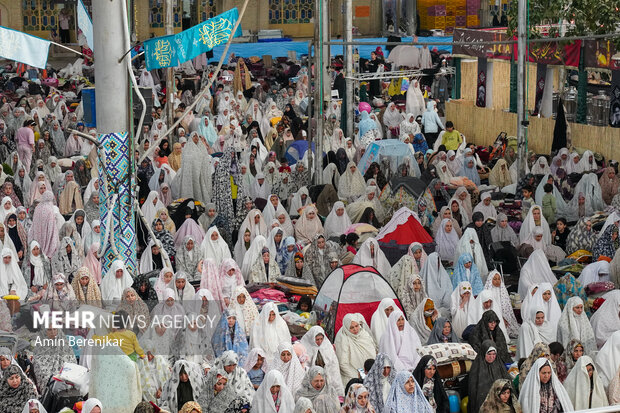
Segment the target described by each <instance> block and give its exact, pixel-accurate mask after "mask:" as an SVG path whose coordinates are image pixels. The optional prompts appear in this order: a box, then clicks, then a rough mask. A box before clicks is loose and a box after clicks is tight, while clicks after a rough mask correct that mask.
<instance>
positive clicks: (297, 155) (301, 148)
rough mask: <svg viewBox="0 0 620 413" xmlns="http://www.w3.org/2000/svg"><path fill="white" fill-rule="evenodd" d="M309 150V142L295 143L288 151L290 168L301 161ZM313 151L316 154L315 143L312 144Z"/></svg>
mask: <svg viewBox="0 0 620 413" xmlns="http://www.w3.org/2000/svg"><path fill="white" fill-rule="evenodd" d="M307 150H308V141H295V142H293V143H291V144H290V145H289V147H288V148H287V149H286V154H285V156H286V159H287V160H288V164H289V165H290V166H293V165H295V164H296V163H297V162H298V161H300V160H301V159H302V158H303V157H304V155H305V154H306V151H307ZM312 151H313V152H314V142H312Z"/></svg>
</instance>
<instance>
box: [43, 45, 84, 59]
mask: <svg viewBox="0 0 620 413" xmlns="http://www.w3.org/2000/svg"><path fill="white" fill-rule="evenodd" d="M50 43H51V44H53V45H54V46H58V47H61V48H63V49H65V50H68V51H70V52H73V53H75V54H77V55H80V56H84V53H82V52H78V51H77V50H73V49H72V48H70V47H67V46H65V45H62V44H60V43H56V42H52V41H50Z"/></svg>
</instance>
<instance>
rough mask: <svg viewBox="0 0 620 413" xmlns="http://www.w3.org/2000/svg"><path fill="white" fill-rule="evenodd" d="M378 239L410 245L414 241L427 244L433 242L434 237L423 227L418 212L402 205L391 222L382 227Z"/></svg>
mask: <svg viewBox="0 0 620 413" xmlns="http://www.w3.org/2000/svg"><path fill="white" fill-rule="evenodd" d="M377 241H379V242H383V243H385V244H388V243H390V242H391V241H394V242H395V243H396V244H398V245H407V246H409V245H411V243H413V242H419V243H421V244H427V243H430V242H433V238H432V237H431V236H430V235H428V233H427V232H426V230H425V229H424V227H422V224H420V221H419V220H418V216H417V214H416V213H415V212H413V211H411V210H410V209H409V208H406V207H402V208H401V209H399V210H398V211H396V212H395V213H394V216H393V217H392V219H390V222H388V223H387V224H385V225H384V226H383V228H381V231H379V234H378V235H377Z"/></svg>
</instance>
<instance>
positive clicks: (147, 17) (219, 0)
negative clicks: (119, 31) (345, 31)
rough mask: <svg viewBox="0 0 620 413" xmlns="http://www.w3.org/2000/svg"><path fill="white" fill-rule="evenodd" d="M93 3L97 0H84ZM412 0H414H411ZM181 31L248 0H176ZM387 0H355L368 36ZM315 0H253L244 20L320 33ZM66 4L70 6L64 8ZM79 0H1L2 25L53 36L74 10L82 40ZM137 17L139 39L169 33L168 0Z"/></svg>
mask: <svg viewBox="0 0 620 413" xmlns="http://www.w3.org/2000/svg"><path fill="white" fill-rule="evenodd" d="M83 1H84V4H85V6H86V7H87V9H90V5H91V3H92V1H94V0H83ZM409 1H411V0H409ZM326 3H327V4H328V7H329V8H330V19H331V22H330V24H331V32H332V36H334V37H336V36H337V35H342V28H343V26H344V20H343V19H344V15H343V12H342V10H343V0H334V1H332V0H326ZM173 4H174V26H175V31H181V30H183V29H184V28H188V27H191V26H193V25H195V24H198V23H199V22H201V21H204V20H206V19H208V18H210V17H213V16H215V15H217V14H219V13H222V12H224V11H226V10H229V9H231V8H233V7H238V8H239V9H240V8H241V6H242V5H243V0H173ZM381 7H382V0H355V1H354V3H353V14H354V20H353V25H354V26H355V27H356V28H357V29H358V31H359V32H360V33H361V34H362V35H364V36H375V35H378V34H379V33H380V32H381V25H382V17H381ZM314 8H315V0H252V1H251V3H250V5H249V6H248V8H247V10H246V12H245V16H244V18H243V21H242V28H243V29H244V30H250V31H252V32H257V31H258V30H262V29H281V30H282V33H283V35H284V36H288V37H293V38H310V37H313V36H314ZM63 9H64V11H63ZM75 9H76V0H0V25H2V26H5V27H10V28H12V29H15V30H19V31H24V32H26V33H29V34H32V35H35V36H39V37H42V38H45V39H49V38H50V36H51V35H52V31H53V30H55V31H56V32H58V16H59V14H60V13H61V12H62V13H66V14H68V15H69V16H71V20H70V32H71V42H73V43H76V39H77V36H76V35H77V33H76V30H75V27H76V20H77V19H76V14H75V13H76V11H75ZM131 15H132V22H133V24H134V31H135V34H136V37H137V39H138V40H145V39H148V38H150V37H153V36H161V35H163V34H164V31H165V28H164V0H134V1H133V4H132V10H131Z"/></svg>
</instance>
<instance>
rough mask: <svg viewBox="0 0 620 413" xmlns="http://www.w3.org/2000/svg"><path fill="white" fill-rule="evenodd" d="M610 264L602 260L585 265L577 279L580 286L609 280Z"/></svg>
mask: <svg viewBox="0 0 620 413" xmlns="http://www.w3.org/2000/svg"><path fill="white" fill-rule="evenodd" d="M609 273H610V264H609V262H608V261H605V260H602V261H597V262H593V263H592V264H588V265H586V267H585V268H584V269H583V270H581V275H580V276H579V278H578V280H579V282H580V283H581V286H582V287H584V288H585V287H586V285H588V284H592V283H595V282H600V281H609V279H610V278H609Z"/></svg>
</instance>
